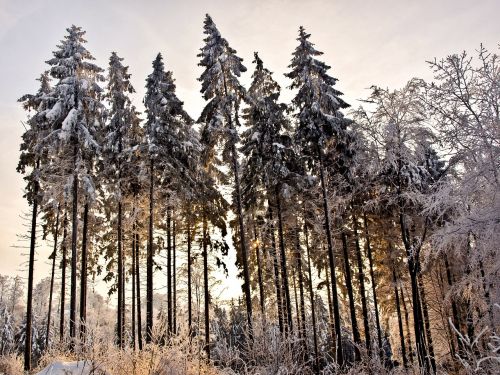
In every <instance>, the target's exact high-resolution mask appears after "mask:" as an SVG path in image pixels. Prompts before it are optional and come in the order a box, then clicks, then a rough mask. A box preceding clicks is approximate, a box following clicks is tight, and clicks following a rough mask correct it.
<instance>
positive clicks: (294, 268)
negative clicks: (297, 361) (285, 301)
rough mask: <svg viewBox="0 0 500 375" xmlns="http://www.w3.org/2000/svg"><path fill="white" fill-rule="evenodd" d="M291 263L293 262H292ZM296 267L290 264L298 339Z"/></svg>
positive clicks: (300, 331) (299, 325)
mask: <svg viewBox="0 0 500 375" xmlns="http://www.w3.org/2000/svg"><path fill="white" fill-rule="evenodd" d="M292 265H293V264H292ZM296 273H297V270H296V267H293V266H292V280H293V295H294V297H295V298H294V301H295V318H296V319H297V331H298V332H297V333H298V334H299V339H301V338H302V330H301V329H300V327H301V324H300V313H299V297H298V295H297V277H296Z"/></svg>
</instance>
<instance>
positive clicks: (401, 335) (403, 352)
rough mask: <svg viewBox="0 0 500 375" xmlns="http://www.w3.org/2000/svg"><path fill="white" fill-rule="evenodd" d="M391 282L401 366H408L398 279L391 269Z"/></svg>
mask: <svg viewBox="0 0 500 375" xmlns="http://www.w3.org/2000/svg"><path fill="white" fill-rule="evenodd" d="M392 282H393V284H394V297H395V298H396V311H397V314H398V328H399V339H400V343H401V355H402V357H403V366H404V367H405V368H408V358H407V357H406V345H405V334H404V331H403V319H402V317H401V304H400V302H399V293H398V280H397V278H396V272H395V271H394V269H393V270H392Z"/></svg>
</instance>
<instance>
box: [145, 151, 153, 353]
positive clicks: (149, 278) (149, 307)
mask: <svg viewBox="0 0 500 375" xmlns="http://www.w3.org/2000/svg"><path fill="white" fill-rule="evenodd" d="M149 170H150V172H149V173H150V181H149V229H148V254H147V264H146V343H150V342H151V339H152V335H153V220H154V218H153V210H154V199H153V185H154V174H153V173H154V163H153V160H151V163H150V166H149Z"/></svg>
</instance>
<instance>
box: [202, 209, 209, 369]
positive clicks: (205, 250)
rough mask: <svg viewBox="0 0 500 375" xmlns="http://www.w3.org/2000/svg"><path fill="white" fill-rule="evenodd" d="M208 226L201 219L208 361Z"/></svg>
mask: <svg viewBox="0 0 500 375" xmlns="http://www.w3.org/2000/svg"><path fill="white" fill-rule="evenodd" d="M207 227H208V225H207V219H206V218H205V217H204V218H203V284H204V290H205V298H204V302H205V352H206V353H207V360H208V361H210V310H209V309H210V291H209V285H208V228H207Z"/></svg>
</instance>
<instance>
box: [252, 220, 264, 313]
mask: <svg viewBox="0 0 500 375" xmlns="http://www.w3.org/2000/svg"><path fill="white" fill-rule="evenodd" d="M253 233H254V239H255V255H256V257H257V278H258V280H257V281H258V283H259V296H260V312H261V314H262V317H263V318H264V319H265V308H264V285H263V283H262V262H261V259H260V246H259V235H258V233H257V225H256V224H255V219H253Z"/></svg>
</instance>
